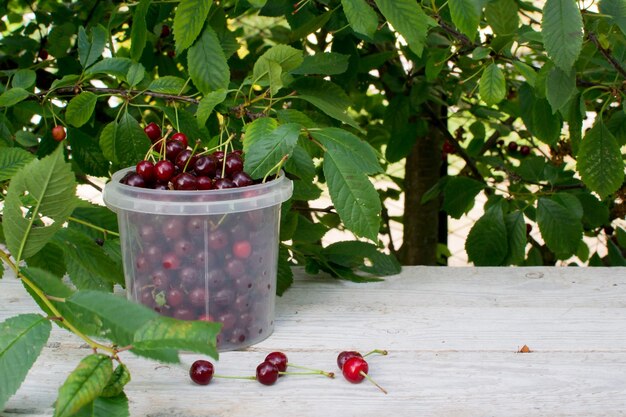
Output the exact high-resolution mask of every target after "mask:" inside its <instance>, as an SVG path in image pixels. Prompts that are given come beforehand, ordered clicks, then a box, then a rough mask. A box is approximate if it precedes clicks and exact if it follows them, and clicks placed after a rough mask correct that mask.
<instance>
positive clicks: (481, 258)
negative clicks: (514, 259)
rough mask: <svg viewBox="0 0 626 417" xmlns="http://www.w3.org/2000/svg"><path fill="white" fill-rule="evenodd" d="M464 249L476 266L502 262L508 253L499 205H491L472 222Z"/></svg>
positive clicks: (500, 263) (504, 224)
mask: <svg viewBox="0 0 626 417" xmlns="http://www.w3.org/2000/svg"><path fill="white" fill-rule="evenodd" d="M465 251H466V252H467V256H468V258H469V260H470V262H473V263H474V265H476V266H497V265H502V264H503V263H504V261H505V259H506V256H507V254H508V253H509V238H508V234H507V229H506V223H505V221H504V215H503V214H502V208H501V207H500V205H498V204H496V205H493V206H491V207H490V208H489V209H487V210H486V211H485V214H484V215H483V216H482V217H481V218H480V219H478V220H477V221H476V223H474V226H472V229H471V230H470V232H469V234H468V235H467V239H466V241H465Z"/></svg>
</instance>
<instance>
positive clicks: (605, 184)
mask: <svg viewBox="0 0 626 417" xmlns="http://www.w3.org/2000/svg"><path fill="white" fill-rule="evenodd" d="M576 165H577V168H578V172H579V173H580V177H581V179H582V181H583V182H584V183H585V185H586V186H587V187H589V189H591V190H592V191H595V192H597V193H598V195H600V198H602V199H604V198H605V197H607V196H608V195H609V194H612V193H614V192H615V191H617V190H618V189H619V188H620V187H621V186H622V183H623V182H624V160H623V159H622V153H621V151H620V147H619V145H618V143H617V140H615V137H614V136H613V135H612V134H611V132H609V130H608V129H607V128H606V126H605V125H604V123H602V120H599V121H598V122H596V124H595V125H594V126H593V127H592V128H591V129H590V130H589V131H588V132H587V133H586V134H585V137H584V138H583V141H582V142H581V144H580V149H579V150H578V155H577V162H576Z"/></svg>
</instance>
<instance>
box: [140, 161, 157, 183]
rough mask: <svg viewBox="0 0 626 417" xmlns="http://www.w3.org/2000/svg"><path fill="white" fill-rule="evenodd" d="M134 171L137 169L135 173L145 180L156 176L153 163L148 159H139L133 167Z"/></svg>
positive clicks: (147, 180)
mask: <svg viewBox="0 0 626 417" xmlns="http://www.w3.org/2000/svg"><path fill="white" fill-rule="evenodd" d="M135 171H137V174H139V175H141V177H142V178H143V179H144V180H145V181H146V182H152V181H154V180H155V178H156V173H155V170H154V164H153V163H152V162H150V161H146V160H143V161H140V162H139V163H138V164H137V166H136V167H135Z"/></svg>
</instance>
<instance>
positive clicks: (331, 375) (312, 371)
mask: <svg viewBox="0 0 626 417" xmlns="http://www.w3.org/2000/svg"><path fill="white" fill-rule="evenodd" d="M287 367H290V368H298V369H304V370H307V371H310V372H305V373H301V374H302V375H324V376H327V377H329V378H334V377H335V373H334V372H326V371H322V370H320V369H312V368H307V367H306V366H301V365H294V364H293V363H287ZM285 374H290V375H300V373H297V372H285Z"/></svg>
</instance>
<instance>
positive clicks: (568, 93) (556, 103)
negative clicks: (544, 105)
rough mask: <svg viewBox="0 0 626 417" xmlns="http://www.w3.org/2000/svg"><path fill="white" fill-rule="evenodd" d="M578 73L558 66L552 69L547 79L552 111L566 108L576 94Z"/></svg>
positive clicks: (547, 96) (548, 96)
mask: <svg viewBox="0 0 626 417" xmlns="http://www.w3.org/2000/svg"><path fill="white" fill-rule="evenodd" d="M576 91H578V90H577V89H576V74H575V72H574V71H573V70H571V69H570V70H569V71H563V70H562V69H560V68H558V67H554V68H552V69H551V70H550V73H549V74H548V78H547V79H546V98H547V99H548V102H549V103H550V106H551V107H552V113H553V114H554V113H556V112H557V111H559V110H564V109H565V106H566V105H567V104H568V103H569V100H570V99H571V98H572V96H574V94H576Z"/></svg>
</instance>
